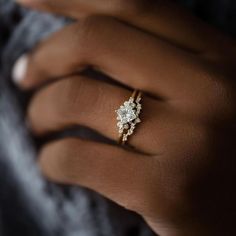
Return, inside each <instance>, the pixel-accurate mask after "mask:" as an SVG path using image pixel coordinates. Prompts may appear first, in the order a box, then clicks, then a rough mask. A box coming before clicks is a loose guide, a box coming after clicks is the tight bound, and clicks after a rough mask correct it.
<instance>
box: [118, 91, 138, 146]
mask: <svg viewBox="0 0 236 236" xmlns="http://www.w3.org/2000/svg"><path fill="white" fill-rule="evenodd" d="M141 99H142V92H141V91H139V90H135V91H134V92H133V94H132V96H131V97H130V98H129V100H128V101H125V102H124V104H123V105H121V106H120V108H119V109H118V110H116V113H117V120H118V123H117V126H118V128H119V140H118V142H119V144H122V145H124V144H125V143H126V142H127V140H128V137H129V136H130V135H132V134H133V133H134V130H135V128H136V125H137V124H138V123H140V122H141V120H140V118H139V116H140V113H141V110H142V105H141Z"/></svg>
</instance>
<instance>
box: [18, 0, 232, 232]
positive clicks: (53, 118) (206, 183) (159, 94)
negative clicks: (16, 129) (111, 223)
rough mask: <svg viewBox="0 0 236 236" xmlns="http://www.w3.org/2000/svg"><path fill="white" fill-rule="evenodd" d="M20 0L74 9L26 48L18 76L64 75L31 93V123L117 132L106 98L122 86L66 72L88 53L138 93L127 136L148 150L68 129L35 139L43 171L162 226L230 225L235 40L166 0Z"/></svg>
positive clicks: (119, 98)
mask: <svg viewBox="0 0 236 236" xmlns="http://www.w3.org/2000/svg"><path fill="white" fill-rule="evenodd" d="M18 1H19V2H21V3H23V4H25V5H27V6H30V7H33V8H37V9H42V10H47V11H50V12H54V13H60V14H63V15H65V16H72V17H74V18H77V19H80V21H79V23H74V24H72V25H70V26H67V27H65V28H64V29H63V30H62V31H60V32H58V33H56V34H55V35H53V36H52V37H51V38H50V39H48V40H46V41H45V42H43V43H42V44H40V45H39V46H38V47H37V49H36V50H34V52H32V53H31V55H30V62H29V67H28V71H27V75H26V77H25V80H24V81H23V82H22V84H21V87H22V88H24V89H32V88H33V87H37V86H38V85H40V84H42V83H44V82H47V81H49V80H52V79H55V78H57V77H64V78H65V79H62V80H60V81H55V82H53V83H51V84H50V85H48V86H45V87H44V88H43V89H41V90H39V91H38V92H37V93H36V94H35V96H34V98H33V100H32V102H31V105H30V107H29V113H28V114H29V120H30V122H31V124H32V127H33V131H34V132H35V134H36V135H41V136H42V135H45V134H48V133H49V132H52V131H58V130H63V129H65V128H67V127H70V126H72V125H75V124H80V125H85V126H88V127H90V128H92V129H95V130H97V131H98V132H100V133H101V134H103V135H105V136H107V137H108V138H111V139H114V140H116V139H117V130H116V116H115V113H114V110H115V109H117V108H118V107H119V106H120V105H121V104H122V103H123V102H124V101H125V100H126V99H127V98H129V97H130V95H131V92H130V91H129V90H127V89H125V88H123V87H119V86H114V85H110V84H107V83H104V82H101V81H95V80H91V79H89V78H86V77H84V76H80V75H76V76H67V75H68V74H71V73H74V72H76V71H78V70H83V69H84V68H86V67H87V66H88V65H89V66H93V67H94V68H96V69H98V70H100V71H101V72H103V73H104V74H106V75H109V76H110V77H112V78H113V79H115V80H117V81H118V82H121V83H123V84H126V85H128V86H129V87H131V88H133V89H140V90H142V91H144V93H145V95H144V97H143V112H142V117H141V118H142V123H141V124H139V126H138V127H137V130H136V132H135V134H134V135H133V136H132V137H131V139H130V141H129V142H130V144H131V145H132V146H134V147H135V148H136V149H137V150H141V151H144V152H146V153H147V155H146V154H137V153H136V152H132V151H127V150H125V149H123V148H120V147H117V146H111V145H107V144H103V143H95V142H91V141H85V140H80V139H75V138H66V139H62V140H60V141H55V142H53V143H48V144H47V145H46V146H45V147H44V148H43V150H42V151H41V154H40V158H39V164H40V167H41V168H42V171H43V173H44V174H45V175H46V176H47V177H48V178H49V179H51V180H53V181H55V182H59V183H66V184H75V185H82V186H85V187H88V188H90V189H93V190H95V191H97V192H99V193H101V194H103V195H104V196H106V197H108V198H110V199H111V200H113V201H115V202H116V203H118V204H120V205H122V206H124V207H126V208H128V209H130V210H133V211H136V212H137V213H139V214H140V215H142V216H143V217H144V219H145V220H146V221H147V223H149V225H150V226H151V227H152V228H153V230H154V231H155V232H156V233H158V234H160V235H161V236H162V235H163V236H179V235H181V236H182V235H188V236H189V235H191V236H194V235H198V236H199V235H203V236H204V235H208V236H209V235H235V234H236V229H235V227H234V224H235V223H234V221H235V217H236V201H235V199H236V191H235V184H236V171H235V167H236V151H235V145H236V137H235V136H236V126H235V117H236V104H235V96H236V88H235V81H234V77H235V74H236V70H235V68H236V44H235V42H234V41H233V40H232V39H230V38H228V37H226V36H224V35H222V34H221V33H219V32H217V31H216V30H214V29H212V28H210V27H209V26H207V25H205V24H204V23H202V22H199V21H198V20H197V19H195V18H194V17H193V16H190V15H189V14H188V13H186V12H185V11H184V10H183V9H180V8H179V7H177V6H175V5H173V4H171V3H166V1H165V2H164V1H149V2H148V1H140V0H139V1H138V0H137V1H135V0H132V1H125V0H123V1H122V0H109V1H108V0H94V1H88V0H73V1H67V0H57V1H56V0H44V1H42V0H41V1H40V0H18ZM159 2H161V3H159ZM101 14H103V15H106V16H90V15H101ZM49 62H50V63H49ZM149 95H152V96H149Z"/></svg>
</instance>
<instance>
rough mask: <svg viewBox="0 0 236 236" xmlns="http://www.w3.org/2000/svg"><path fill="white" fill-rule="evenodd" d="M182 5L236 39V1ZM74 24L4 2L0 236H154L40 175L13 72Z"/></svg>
mask: <svg viewBox="0 0 236 236" xmlns="http://www.w3.org/2000/svg"><path fill="white" fill-rule="evenodd" d="M176 2H178V3H179V4H182V5H184V6H186V7H187V8H189V10H190V11H192V12H193V14H195V15H197V16H198V17H200V18H201V19H203V20H204V21H206V22H208V23H209V24H212V25H214V26H215V27H218V28H219V29H221V30H223V31H224V32H225V33H227V34H230V35H232V37H235V36H236V1H235V0H179V1H177V0H176ZM70 22H71V20H70V19H66V18H63V17H58V16H53V15H50V14H45V13H39V12H35V11H30V10H27V9H24V8H22V7H20V6H18V5H17V4H15V2H14V1H13V0H0V236H11V235H24V236H28V235H29V236H56V235H58V236H60V235H62V236H151V235H154V234H153V233H152V231H151V230H150V229H149V227H148V226H147V225H146V224H145V222H144V221H143V220H142V219H141V217H139V216H137V215H136V214H134V213H132V212H129V211H127V210H125V209H123V208H121V207H119V206H117V205H116V204H114V203H112V202H110V201H109V200H107V199H105V198H103V197H102V196H99V195H98V194H96V193H94V192H92V191H89V190H87V189H84V188H80V187H68V186H67V187H65V186H58V185H54V184H51V183H48V182H47V181H46V180H45V179H44V178H43V177H42V176H41V174H40V172H39V171H38V169H37V166H36V162H35V159H36V153H37V146H38V144H39V143H38V141H37V140H35V139H34V138H33V137H32V135H31V134H30V132H29V130H28V129H27V124H26V122H25V120H24V113H25V108H26V106H27V102H28V100H29V98H30V94H25V93H22V92H21V91H19V90H18V89H17V88H16V87H15V86H14V85H13V84H12V83H11V70H12V66H13V65H14V62H15V61H16V60H17V58H19V56H21V55H22V54H23V53H25V52H27V51H28V50H31V49H32V48H33V47H34V46H35V45H36V44H37V43H38V42H40V41H41V40H42V39H44V38H46V37H48V36H50V35H51V34H52V33H53V32H55V31H57V30H59V29H60V28H62V27H63V26H65V25H66V24H69V23H70ZM219 46H220V45H219ZM88 133H89V132H88V131H85V130H80V131H78V134H79V135H91V134H88Z"/></svg>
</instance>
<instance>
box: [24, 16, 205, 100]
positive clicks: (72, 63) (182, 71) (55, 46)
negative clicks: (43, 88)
mask: <svg viewBox="0 0 236 236" xmlns="http://www.w3.org/2000/svg"><path fill="white" fill-rule="evenodd" d="M49 62H50V63H49ZM86 66H94V67H95V68H96V69H98V70H100V71H102V72H103V73H104V74H107V75H109V76H110V77H112V78H113V79H116V80H117V81H119V82H121V83H123V84H126V85H128V86H130V87H133V88H136V89H141V90H143V91H146V92H148V93H151V94H154V95H156V96H158V97H163V98H165V97H168V98H176V97H177V96H178V97H180V96H181V97H183V95H186V92H187V91H189V92H188V93H189V94H191V93H192V90H193V91H195V90H196V87H200V85H201V81H199V78H197V77H195V76H191V80H190V79H189V76H190V75H195V74H196V73H195V72H196V58H195V56H194V55H193V54H192V53H190V52H185V51H184V50H182V49H180V48H177V47H176V46H174V45H171V44H170V43H168V42H166V41H164V40H162V39H160V38H157V37H154V36H151V35H149V34H147V33H145V32H142V31H140V30H137V29H135V28H133V27H130V26H127V25H125V24H123V23H121V22H119V21H117V20H115V19H112V18H111V17H101V16H99V17H98V16H96V17H91V18H88V19H86V20H84V21H81V22H79V23H76V24H73V25H71V26H68V27H66V28H65V29H63V30H62V31H60V32H58V33H57V34H55V35H54V36H53V37H52V38H50V39H49V40H47V41H45V42H44V43H42V44H41V45H39V47H38V49H37V50H35V51H34V52H33V53H32V54H31V56H30V59H29V64H28V71H27V73H26V78H25V80H23V86H25V87H28V88H29V87H33V86H36V85H37V84H39V83H42V82H43V81H44V82H45V81H47V80H50V79H53V78H57V77H65V76H66V75H68V74H71V73H74V72H76V71H78V70H82V69H84V67H86Z"/></svg>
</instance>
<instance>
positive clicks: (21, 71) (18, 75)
mask: <svg viewBox="0 0 236 236" xmlns="http://www.w3.org/2000/svg"><path fill="white" fill-rule="evenodd" d="M27 66H28V56H27V55H23V56H21V57H20V58H19V59H18V60H17V61H16V63H15V65H14V67H13V70H12V80H13V82H14V83H15V84H17V85H19V84H21V82H22V81H23V80H24V79H25V75H26V71H27Z"/></svg>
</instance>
